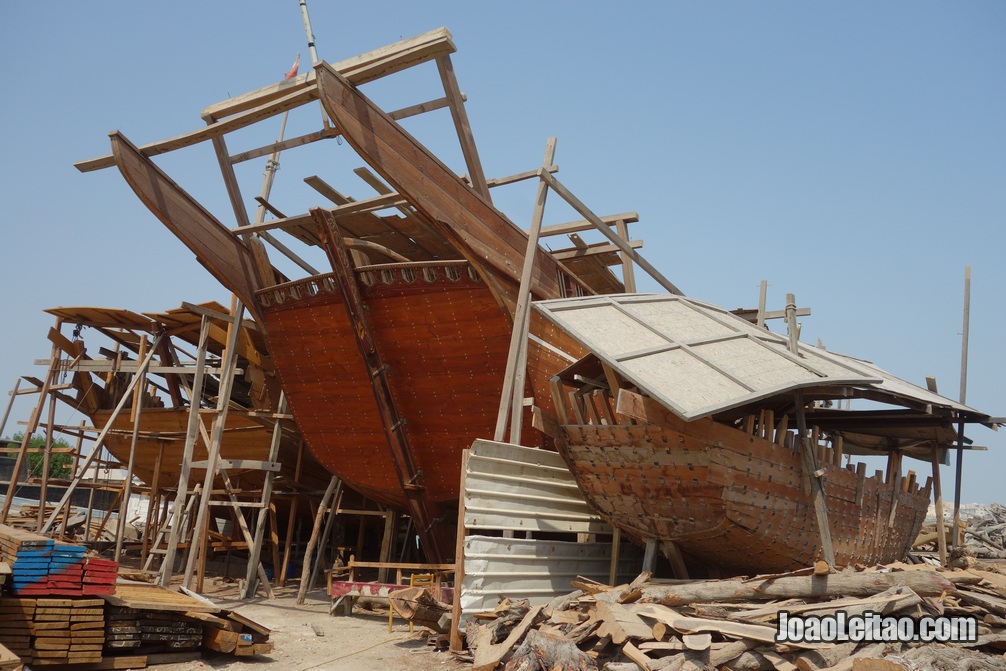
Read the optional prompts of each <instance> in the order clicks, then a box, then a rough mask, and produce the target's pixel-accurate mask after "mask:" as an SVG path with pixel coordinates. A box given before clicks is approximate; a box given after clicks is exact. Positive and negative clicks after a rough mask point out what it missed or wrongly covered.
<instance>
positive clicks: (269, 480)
mask: <svg viewBox="0 0 1006 671" xmlns="http://www.w3.org/2000/svg"><path fill="white" fill-rule="evenodd" d="M284 414H286V393H285V392H282V391H281V392H280V395H279V403H277V405H276V420H275V421H276V423H275V424H273V427H272V442H270V443H269V462H270V463H273V462H275V461H276V458H277V457H278V456H279V446H280V442H281V441H282V439H283V420H282V418H281V417H280V416H281V415H284ZM275 475H276V473H275V471H272V470H270V471H267V472H266V474H265V482H264V483H263V484H262V507H261V508H259V510H258V517H256V518H255V534H254V539H253V542H252V547H251V548H249V550H248V567H247V570H246V571H245V582H244V589H243V590H242V592H241V598H242V599H248V598H250V597H252V596H254V594H255V588H256V586H257V583H258V571H257V568H256V567H257V566H258V565H259V564H260V563H261V561H262V541H263V540H264V539H265V523H266V519H268V516H269V505H270V501H271V499H272V484H273V480H274V479H275ZM276 568H278V562H276V563H274V564H273V571H274V572H275V569H276ZM273 579H274V580H275V579H276V576H275V575H273Z"/></svg>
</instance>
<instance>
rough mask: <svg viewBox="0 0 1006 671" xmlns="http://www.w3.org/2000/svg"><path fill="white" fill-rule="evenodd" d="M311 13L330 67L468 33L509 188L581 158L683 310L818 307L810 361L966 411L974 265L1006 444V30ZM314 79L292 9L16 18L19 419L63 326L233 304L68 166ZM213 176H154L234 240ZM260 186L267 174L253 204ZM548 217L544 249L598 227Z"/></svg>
mask: <svg viewBox="0 0 1006 671" xmlns="http://www.w3.org/2000/svg"><path fill="white" fill-rule="evenodd" d="M310 11H311V18H312V20H313V23H314V32H315V35H316V38H317V44H318V48H319V51H320V55H321V57H322V58H325V59H326V60H330V61H338V60H340V59H342V58H346V57H348V56H352V55H354V54H357V53H360V52H363V51H366V50H369V49H373V48H376V47H379V46H382V45H385V44H388V43H391V42H394V41H396V40H398V39H400V38H404V37H409V36H412V35H415V34H418V33H422V32H425V31H427V30H430V29H432V28H436V27H439V26H447V27H448V28H450V29H451V31H452V32H453V34H454V39H455V42H456V44H457V45H458V49H459V53H458V54H456V55H455V56H454V63H455V69H456V71H457V73H458V77H459V80H460V83H461V88H462V90H463V91H465V92H466V93H467V94H468V96H469V102H468V113H469V115H470V118H471V122H472V126H473V128H474V131H475V134H476V139H477V142H478V146H479V150H480V152H481V154H482V159H483V163H484V164H485V167H486V173H487V174H488V175H490V176H502V175H507V174H511V173H515V172H520V171H523V170H528V169H532V168H535V167H536V166H537V165H538V164H539V163H540V161H541V155H542V150H543V148H544V143H545V140H546V138H547V137H548V136H550V135H556V136H558V138H559V145H558V154H557V163H558V164H559V166H560V172H559V175H558V176H559V178H560V179H561V180H562V181H563V182H564V183H565V184H566V185H567V186H569V187H570V188H571V189H573V190H574V191H575V192H576V193H577V194H579V195H580V196H581V198H582V199H583V200H584V201H586V202H587V204H588V205H590V206H591V207H592V208H593V209H594V210H595V211H596V212H598V213H600V214H609V213H615V212H623V211H628V210H635V211H638V212H639V214H640V217H641V219H642V223H640V224H637V225H635V226H634V229H635V232H634V236H635V237H641V238H643V239H644V240H645V241H646V246H645V248H644V249H643V252H644V254H646V255H647V257H648V258H649V259H650V260H651V261H653V262H654V263H655V264H657V265H658V267H660V268H661V270H662V271H663V272H664V273H665V274H666V275H668V276H669V277H670V278H671V279H672V280H673V281H674V282H676V283H677V284H678V285H679V286H680V287H681V288H682V289H683V290H684V291H685V292H686V293H687V294H689V295H692V296H695V297H698V298H702V299H704V300H708V301H710V302H713V303H716V304H719V305H722V306H724V307H727V308H734V307H742V306H744V307H754V306H755V305H756V302H757V297H758V284H759V281H760V280H762V279H766V280H768V281H769V283H770V290H769V291H770V294H769V297H770V304H771V307H773V308H781V307H782V305H783V301H784V296H785V294H786V293H787V292H793V293H795V294H796V295H797V299H798V302H799V303H800V305H801V306H810V307H811V308H812V309H813V313H814V314H813V316H812V317H810V318H807V319H805V320H804V340H805V341H808V342H811V343H814V342H816V341H817V339H818V338H821V339H822V340H823V341H824V343H825V344H826V345H827V346H828V348H829V349H832V350H836V351H840V352H843V353H848V354H853V355H856V356H859V357H862V358H866V359H869V360H872V361H874V362H875V363H877V364H878V365H880V366H882V367H884V368H886V369H887V370H889V371H891V372H893V373H895V374H897V375H899V376H901V377H903V378H905V379H908V380H910V381H913V382H916V383H922V382H923V380H924V376H925V375H935V376H937V378H938V381H939V384H940V389H941V391H943V392H944V393H945V394H947V395H949V396H952V397H955V398H956V396H957V393H958V386H959V377H958V373H959V366H960V345H961V336H960V333H961V312H962V306H961V303H962V294H963V274H964V267H965V266H966V265H971V266H972V268H973V287H972V324H971V358H970V375H969V387H968V399H967V400H968V402H969V404H971V405H973V406H975V407H977V408H979V409H981V410H984V411H986V412H989V413H991V414H993V415H1006V393H1004V392H1006V380H1004V371H1006V357H1004V353H1003V338H1002V334H1003V333H1004V332H1006V316H1004V308H1003V298H1002V294H1003V289H1004V287H1006V267H1004V264H1003V263H1002V261H1001V258H1000V255H1001V253H1002V251H1003V247H1004V242H1006V233H1004V229H1003V223H1004V222H1003V217H1004V212H1006V208H1004V204H1006V190H1004V186H1006V184H1004V177H1006V125H1004V117H1003V112H1004V109H1006V80H1004V78H1003V76H1002V73H1003V65H1004V63H1006V5H1004V4H1002V3H1000V2H969V3H933V2H917V1H913V2H884V3H873V2H844V3H808V2H770V3H765V2H761V3H753V2H743V3H742V2H733V3H726V2H690V3H682V2H665V3H656V2H654V3H635V2H621V3H611V2H576V3H572V2H569V3H559V2H535V3H531V2H514V3H478V2H471V1H470V0H469V1H468V2H457V3H437V2H431V3H417V2H408V3H406V2H401V3H397V2H392V3H388V2H370V3H348V2H340V3H336V2H321V1H320V0H314V2H313V3H312V4H311V5H310ZM298 51H301V52H304V61H305V62H306V61H307V60H308V59H307V49H306V46H305V38H304V32H303V27H302V24H301V19H300V13H299V10H298V4H297V2H296V0H285V1H282V2H280V1H279V0H270V1H269V2H264V1H261V0H255V1H242V2H237V1H235V0H226V1H225V0H219V1H215V2H191V1H184V2H183V1H179V2H170V3H146V2H135V3H122V2H114V3H113V2H105V1H100V0H94V1H90V2H32V3H27V2H4V3H0V62H2V63H3V65H2V67H0V90H2V91H3V94H2V96H0V120H2V121H3V130H4V135H5V142H4V144H5V147H6V149H5V152H4V153H5V156H4V159H3V160H2V161H0V196H2V200H0V203H2V206H3V233H4V235H3V238H2V242H0V245H2V249H3V252H4V253H3V260H4V265H5V266H6V267H5V272H4V281H5V282H6V284H7V285H6V287H5V289H4V291H3V292H0V314H2V315H3V319H4V321H5V324H4V328H3V329H2V331H0V333H2V335H0V352H2V354H0V387H2V389H3V390H4V391H5V390H7V389H9V388H10V386H11V385H12V384H13V381H14V379H15V378H16V377H17V376H18V375H21V374H34V375H38V376H41V375H42V371H41V370H40V369H36V368H35V367H34V366H33V365H32V361H33V360H34V359H36V358H43V357H45V356H47V355H48V351H49V347H48V344H47V341H46V340H45V333H46V330H47V329H48V327H49V326H50V324H51V319H50V318H49V317H48V316H47V315H44V314H43V313H42V312H41V311H42V309H43V308H46V307H51V306H57V305H102V306H117V307H127V308H131V309H134V310H141V311H142V310H161V309H166V308H169V307H173V306H176V305H178V304H179V303H180V302H181V301H182V300H186V301H200V300H204V299H211V298H215V299H217V300H221V301H226V299H227V296H226V294H225V293H224V292H223V291H222V289H221V288H220V287H219V286H217V285H216V284H215V282H214V281H213V280H212V278H210V276H209V275H208V274H207V273H205V271H203V270H202V269H201V267H200V266H198V265H197V264H196V263H195V262H194V261H193V259H192V258H191V256H190V255H189V254H188V253H187V252H186V251H185V250H184V248H183V247H182V245H181V244H180V243H178V242H177V241H176V240H175V239H174V238H173V237H172V236H171V235H170V234H169V233H168V232H167V231H166V230H165V229H164V228H163V227H162V226H161V225H160V224H159V223H157V222H156V221H155V220H154V219H153V218H152V216H151V215H150V214H149V213H148V212H147V211H146V210H145V209H144V208H143V207H142V206H141V205H140V204H139V202H138V201H137V200H136V199H135V197H134V196H133V195H132V193H131V191H130V190H129V189H128V187H127V186H126V185H125V184H124V183H123V181H122V180H121V178H120V177H119V175H118V174H117V172H116V171H114V170H106V171H104V172H101V173H91V174H87V175H82V174H80V173H78V172H77V171H76V170H75V169H74V168H73V167H72V163H73V162H74V161H77V160H80V159H84V158H90V157H92V156H96V155H101V154H105V153H108V151H109V149H108V140H107V137H106V134H107V132H108V131H110V130H113V129H120V130H122V131H123V132H124V133H125V134H126V135H127V136H129V137H130V138H131V139H132V140H134V141H135V142H137V143H145V142H150V141H154V140H158V139H162V138H165V137H168V136H171V135H175V134H178V133H181V132H185V131H188V130H192V129H195V128H198V127H199V126H201V125H202V122H201V121H200V119H199V112H200V110H201V109H202V108H203V107H205V106H206V105H209V104H211V103H214V102H217V101H220V100H223V99H225V98H227V97H229V96H232V95H237V94H240V93H244V92H246V91H249V90H252V89H254V88H257V87H259V86H262V85H265V84H268V83H270V82H273V81H276V80H278V79H279V78H280V77H281V76H282V74H283V73H284V72H285V71H286V70H287V69H288V68H289V66H290V64H291V62H292V61H293V57H294V55H295V54H296V53H297V52H298ZM302 71H303V70H302ZM424 77H425V78H424ZM432 82H433V79H432V77H429V76H425V75H419V76H418V77H412V78H410V77H408V76H406V77H402V78H401V79H396V80H394V81H389V82H388V83H387V85H384V84H381V85H379V86H377V87H371V89H369V90H368V93H370V94H371V95H372V96H373V97H374V98H375V99H376V100H377V102H379V103H380V104H382V105H386V106H387V107H395V106H398V105H407V104H413V103H416V102H421V101H423V100H426V99H429V98H433V97H437V95H438V93H437V91H436V90H435V88H434V86H433V85H432ZM438 114H439V115H440V116H437V115H438ZM429 117H430V118H429V119H423V120H416V121H414V122H413V123H412V125H411V126H410V129H413V130H414V132H415V133H416V134H417V135H419V136H420V137H421V138H422V139H423V140H424V141H427V142H428V143H429V144H430V145H431V146H433V147H434V148H435V149H438V150H439V147H440V146H441V145H442V146H444V147H453V146H454V145H455V144H456V143H455V142H453V141H452V138H451V137H450V136H449V134H448V133H447V132H446V131H447V130H448V129H449V125H448V122H449V119H448V118H447V115H446V113H445V112H439V113H434V114H432V115H429ZM305 123H307V122H305ZM308 125H309V124H308ZM315 125H317V124H315ZM276 130H277V131H278V128H277V129H276ZM270 132H271V131H270ZM254 144H255V143H251V144H249V147H247V148H250V146H254ZM235 148H236V147H232V148H231V149H232V151H233V150H234V149H235ZM326 150H327V151H332V150H331V149H330V148H328V147H326ZM201 151H203V153H198V152H195V153H189V154H187V155H185V156H182V155H180V156H178V157H174V156H173V157H170V158H167V159H163V160H161V159H159V162H160V163H161V165H163V166H165V167H166V169H167V170H168V171H169V173H171V174H172V175H173V176H174V177H176V178H177V179H178V180H179V181H180V182H181V183H182V185H183V186H184V187H186V188H188V189H190V190H191V191H193V193H195V194H197V195H198V196H199V197H201V198H205V199H206V202H207V204H208V205H209V206H210V208H211V209H212V210H213V211H214V212H216V213H217V214H218V216H220V217H221V218H222V219H223V220H224V221H227V222H230V221H232V219H231V215H230V213H229V212H228V208H227V205H226V202H225V201H224V199H223V188H222V185H221V182H220V178H219V174H218V172H217V171H216V169H215V168H214V167H213V166H212V165H210V164H209V162H208V161H207V160H206V152H205V150H201ZM444 151H446V152H447V154H446V155H447V156H448V158H449V159H450V160H451V161H452V165H455V166H456V167H457V168H458V169H459V170H463V167H462V165H461V164H460V163H458V162H457V160H456V150H454V149H449V150H444ZM451 152H453V153H451ZM334 153H336V154H339V153H340V150H338V149H337V150H334ZM347 153H348V150H347V148H345V147H343V148H342V149H341V155H342V157H343V158H345V155H347ZM359 164H360V162H359V161H357V162H356V163H354V165H359ZM261 170H262V165H261V164H256V165H254V166H249V167H248V168H247V169H245V172H243V173H242V176H243V178H245V179H247V181H246V182H245V183H246V184H247V185H248V186H246V187H245V190H246V194H251V195H254V194H256V193H257V192H258V188H257V187H258V181H259V180H260V175H261ZM333 170H334V168H333ZM312 174H319V175H321V176H322V177H328V173H327V172H326V166H325V165H324V164H319V163H318V162H313V163H307V162H304V163H300V162H298V160H297V159H295V158H294V157H293V155H291V157H290V158H289V159H287V158H284V161H283V167H282V169H281V170H280V172H279V175H278V178H277V186H276V191H274V194H275V196H276V201H277V202H278V203H281V204H284V203H285V204H288V205H289V207H290V208H292V209H294V210H298V211H303V210H304V209H306V206H307V205H308V203H305V202H303V201H302V200H299V198H300V197H301V196H302V195H304V194H305V193H306V191H305V189H306V187H304V186H303V184H301V179H302V178H303V177H306V176H308V175H312ZM330 181H331V182H332V183H333V184H335V185H337V186H339V187H341V188H343V189H344V190H346V191H348V192H350V193H353V194H354V195H357V196H358V197H365V196H367V195H370V193H369V192H368V191H367V189H366V187H364V186H363V185H362V184H359V183H356V182H349V181H348V180H346V179H344V178H343V177H341V176H340V177H335V176H332V177H331V179H330ZM532 199H533V189H531V188H514V189H512V190H511V191H508V192H506V193H505V194H504V193H502V192H501V193H500V194H499V196H498V197H497V202H498V204H499V205H500V206H501V207H502V208H503V209H504V210H505V211H506V212H507V213H508V214H509V215H510V216H511V217H512V218H513V219H514V220H515V221H517V222H518V223H519V224H521V225H526V224H527V222H528V220H529V218H530V213H531V208H532ZM309 204H312V205H313V204H317V203H314V202H312V203H309ZM550 206H551V207H550V211H549V219H550V221H549V222H547V223H551V222H556V221H561V220H565V219H571V218H578V217H575V215H573V214H572V213H571V212H569V211H568V210H564V209H563V208H561V207H557V206H556V203H555V201H554V199H553V201H552V202H550ZM642 288H645V289H652V288H655V285H654V284H649V285H646V284H643V285H642ZM0 393H2V392H0ZM2 398H3V400H6V395H5V394H3V396H2ZM28 410H29V408H28V406H27V405H26V404H19V405H18V406H17V412H16V414H18V415H19V417H20V418H22V419H23V418H25V417H26V416H27V414H28ZM65 419H66V420H67V421H78V420H79V419H80V418H79V417H76V418H70V417H68V418H65ZM12 431H13V427H11V425H8V428H7V429H6V433H8V434H9V433H11V432H12ZM971 435H972V437H973V438H974V439H975V441H976V442H977V443H978V444H982V445H987V446H989V448H990V450H989V452H985V453H976V454H969V455H968V458H967V460H966V471H965V486H964V499H965V501H981V502H988V501H995V500H998V501H1004V500H1006V495H1004V493H1003V490H1002V485H1001V482H1002V473H1003V471H1004V470H1006V434H1003V433H998V434H997V433H993V432H991V431H988V430H986V429H984V428H981V427H978V428H975V429H972V431H971ZM913 468H916V470H920V471H923V470H924V467H922V465H921V464H917V465H915V466H913ZM949 475H950V474H949V473H946V474H945V476H949ZM945 482H946V483H947V486H948V489H949V487H950V486H951V485H952V481H951V480H950V479H949V478H947V479H945Z"/></svg>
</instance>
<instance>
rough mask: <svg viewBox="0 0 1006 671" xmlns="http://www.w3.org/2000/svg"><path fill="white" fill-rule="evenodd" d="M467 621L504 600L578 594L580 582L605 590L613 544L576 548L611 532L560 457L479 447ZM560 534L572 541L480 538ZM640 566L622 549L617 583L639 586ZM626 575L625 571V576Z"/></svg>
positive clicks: (471, 465)
mask: <svg viewBox="0 0 1006 671" xmlns="http://www.w3.org/2000/svg"><path fill="white" fill-rule="evenodd" d="M462 495H463V496H464V498H465V528H466V529H467V530H468V533H469V534H471V535H469V536H466V537H465V549H464V557H465V571H464V573H465V575H464V579H463V580H462V583H461V607H462V611H463V612H465V613H472V612H478V611H483V610H491V609H492V608H494V607H495V606H496V604H497V602H498V601H499V597H500V596H501V595H506V596H508V597H510V598H511V599H530V601H531V603H532V605H537V604H539V603H546V602H548V601H550V600H551V599H553V598H555V597H556V596H560V595H562V594H568V593H570V592H571V591H573V588H572V586H571V585H570V581H571V580H573V579H574V578H576V576H578V575H581V576H584V577H588V578H591V579H593V580H597V581H599V582H607V581H608V579H609V572H610V567H611V549H612V545H611V543H610V542H605V543H578V542H574V541H575V540H576V539H577V536H576V534H578V533H590V534H611V533H612V528H611V527H610V526H609V525H608V524H607V523H606V522H605V521H604V520H602V519H601V518H600V517H598V516H597V515H595V514H594V513H592V512H591V511H590V509H589V508H588V507H587V503H586V501H584V499H583V496H582V495H581V494H580V490H579V489H578V488H577V486H576V481H575V480H574V479H573V476H572V474H571V473H570V472H569V470H568V469H567V468H566V464H565V462H563V460H562V457H560V456H559V455H558V454H556V453H555V452H548V451H546V450H539V449H533V448H527V447H520V446H519V445H511V444H508V443H496V442H493V441H489V440H477V441H475V443H474V444H473V445H472V447H471V449H470V450H469V453H468V467H467V469H466V470H465V489H464V492H462ZM489 530H494V531H497V532H498V531H516V532H517V533H518V534H520V535H521V536H524V535H525V533H526V532H534V533H537V532H546V533H549V534H550V535H551V534H554V533H557V532H561V533H562V537H563V538H568V539H569V540H538V539H529V538H523V537H522V538H500V537H493V536H489V535H479V531H483V532H485V531H489ZM641 565H642V553H641V552H640V550H639V549H638V548H636V547H635V546H633V545H629V544H622V548H621V553H620V555H619V567H620V571H619V577H620V578H624V579H626V580H631V579H632V578H635V577H636V575H637V574H638V573H639V571H640V567H641ZM623 569H624V570H623Z"/></svg>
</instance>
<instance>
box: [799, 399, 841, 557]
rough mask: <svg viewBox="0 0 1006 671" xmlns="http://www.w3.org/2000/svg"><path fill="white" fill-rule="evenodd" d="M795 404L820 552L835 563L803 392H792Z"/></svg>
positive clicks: (822, 487) (802, 459) (821, 483)
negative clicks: (818, 534)
mask: <svg viewBox="0 0 1006 671" xmlns="http://www.w3.org/2000/svg"><path fill="white" fill-rule="evenodd" d="M794 396H795V399H794V401H795V404H796V425H797V431H798V432H799V434H800V459H801V463H802V466H803V472H804V485H805V491H808V493H809V494H810V496H811V500H812V501H813V502H814V514H815V516H816V517H817V526H818V532H819V533H820V537H821V552H822V553H823V555H824V560H825V561H826V562H828V565H829V566H834V565H835V549H834V546H833V545H832V543H831V524H830V522H829V521H828V506H827V504H826V503H825V501H824V483H823V482H822V481H821V477H820V476H819V475H818V473H817V458H816V457H815V456H814V446H813V445H811V441H810V434H809V432H808V431H807V415H806V411H805V408H804V407H803V392H802V391H801V390H799V389H798V390H797V391H796V392H795V393H794Z"/></svg>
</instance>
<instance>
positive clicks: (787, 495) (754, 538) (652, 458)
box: [560, 419, 930, 574]
mask: <svg viewBox="0 0 1006 671" xmlns="http://www.w3.org/2000/svg"><path fill="white" fill-rule="evenodd" d="M562 433H563V436H564V438H565V445H560V452H561V453H562V454H563V457H564V458H565V459H566V461H567V463H568V464H569V466H570V469H571V470H572V472H573V474H574V476H575V477H576V480H577V483H578V484H579V486H580V489H581V491H582V492H583V493H584V495H585V496H586V497H587V500H588V502H589V503H590V504H591V506H592V507H593V508H594V509H595V510H596V511H597V512H598V513H599V514H600V515H601V516H602V517H604V518H605V519H607V520H608V521H610V522H611V523H612V524H614V525H615V526H617V527H619V528H620V529H622V530H623V531H625V532H626V533H628V534H629V535H631V536H632V537H634V538H636V539H637V540H641V541H645V540H647V539H654V538H655V539H658V540H661V541H673V542H674V543H675V544H676V545H677V547H678V548H679V549H680V550H682V551H683V552H684V553H686V554H687V555H690V556H691V557H693V558H695V559H697V560H699V561H700V562H703V563H708V564H712V565H716V566H719V567H723V568H725V569H727V570H730V571H735V572H737V573H739V574H740V573H775V572H781V571H788V570H794V569H798V568H803V567H806V566H809V565H811V564H813V562H814V561H816V560H817V559H820V556H819V548H820V541H819V539H820V535H819V530H818V526H817V520H816V517H815V514H814V507H813V503H812V501H811V498H810V496H809V495H808V494H806V493H805V490H804V489H803V480H802V470H801V462H800V455H799V454H798V453H797V452H796V451H795V450H794V449H791V448H789V447H785V446H782V445H778V444H776V443H773V442H770V441H768V440H765V439H764V438H761V437H758V436H752V435H749V434H747V433H744V432H742V431H739V430H737V429H734V428H731V427H729V426H726V425H723V424H719V423H717V422H714V421H713V420H710V419H704V420H697V421H694V422H688V423H686V422H680V426H675V427H670V426H657V425H566V426H563V427H562ZM823 468H824V469H825V474H824V482H825V494H826V503H827V506H828V514H829V517H830V527H831V537H832V542H833V544H834V548H835V555H836V561H837V563H838V564H839V565H842V566H848V565H851V564H855V563H864V564H874V563H885V562H890V561H894V560H897V559H900V558H902V557H904V556H905V554H906V553H907V552H908V550H909V549H910V548H911V543H912V541H913V540H914V539H915V538H916V536H917V535H918V532H919V529H920V528H921V526H922V521H923V519H924V518H925V515H926V511H927V509H928V503H929V493H930V492H929V486H928V485H927V486H926V487H924V488H913V489H912V490H911V491H902V488H901V487H900V486H899V485H898V484H891V483H884V482H882V481H880V480H879V479H878V478H876V477H870V478H866V477H865V476H864V474H862V473H860V474H858V475H857V473H856V472H855V471H851V470H849V469H846V468H841V467H839V466H835V465H826V466H824V467H823Z"/></svg>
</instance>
